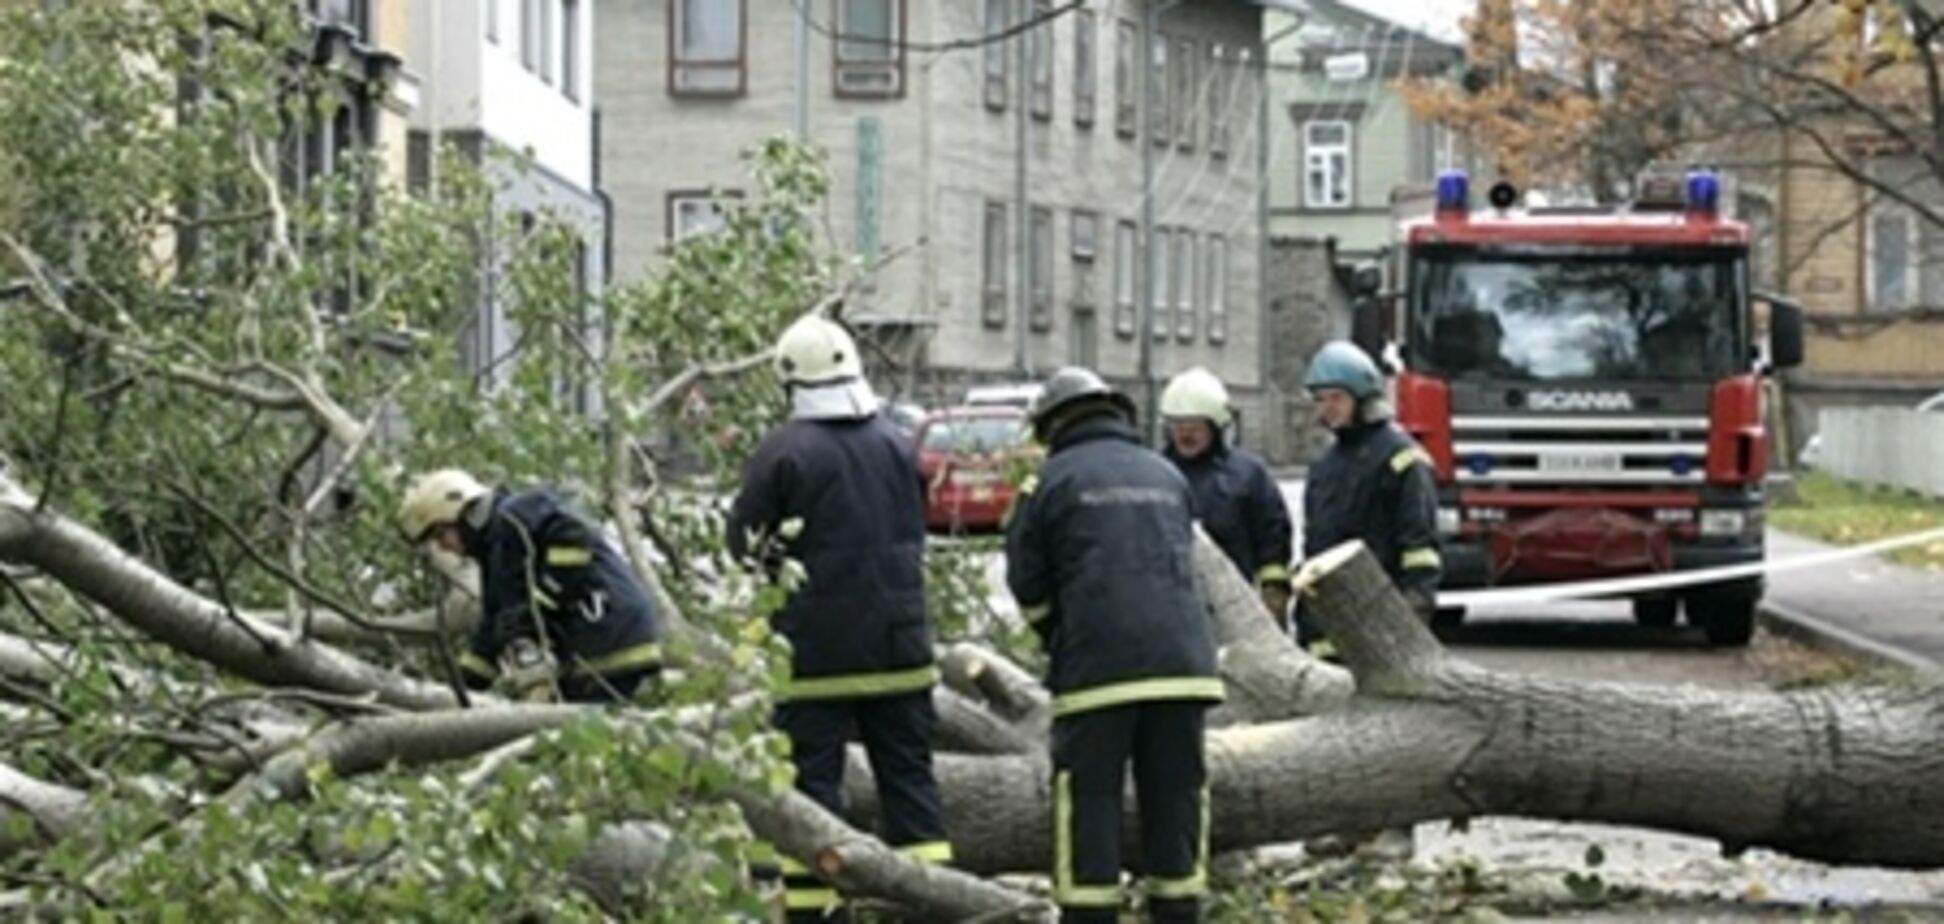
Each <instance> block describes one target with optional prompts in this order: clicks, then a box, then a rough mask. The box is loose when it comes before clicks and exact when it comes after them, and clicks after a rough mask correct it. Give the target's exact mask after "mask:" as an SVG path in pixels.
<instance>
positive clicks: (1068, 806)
mask: <svg viewBox="0 0 1944 924" xmlns="http://www.w3.org/2000/svg"><path fill="white" fill-rule="evenodd" d="M1053 900H1054V901H1055V902H1058V903H1059V904H1062V905H1065V906H1067V907H1069V908H1119V907H1120V887H1119V886H1118V885H1087V886H1083V885H1079V884H1077V883H1075V882H1074V881H1073V774H1071V773H1069V772H1067V771H1065V770H1061V771H1060V772H1059V773H1056V774H1054V775H1053Z"/></svg>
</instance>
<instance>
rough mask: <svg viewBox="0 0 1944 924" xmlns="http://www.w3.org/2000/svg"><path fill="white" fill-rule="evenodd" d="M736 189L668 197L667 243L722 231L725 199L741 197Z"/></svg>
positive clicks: (688, 191) (676, 193)
mask: <svg viewBox="0 0 1944 924" xmlns="http://www.w3.org/2000/svg"><path fill="white" fill-rule="evenodd" d="M741 196H742V194H741V193H739V192H737V191H735V190H726V191H720V192H710V191H707V190H687V191H682V192H672V193H669V194H668V240H669V243H671V244H679V243H681V242H682V241H684V240H687V239H689V238H691V237H694V236H695V235H698V234H714V233H715V232H717V231H720V230H722V228H723V226H724V225H725V224H726V223H727V220H728V216H727V215H725V214H724V210H723V205H724V202H725V200H733V199H738V198H741Z"/></svg>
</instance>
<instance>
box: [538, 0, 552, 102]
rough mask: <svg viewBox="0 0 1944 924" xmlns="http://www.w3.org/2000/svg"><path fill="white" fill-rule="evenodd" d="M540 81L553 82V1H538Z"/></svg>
mask: <svg viewBox="0 0 1944 924" xmlns="http://www.w3.org/2000/svg"><path fill="white" fill-rule="evenodd" d="M537 44H538V45H539V46H540V81H541V82H542V83H546V84H552V83H553V82H554V0H540V37H539V39H538V41H537Z"/></svg>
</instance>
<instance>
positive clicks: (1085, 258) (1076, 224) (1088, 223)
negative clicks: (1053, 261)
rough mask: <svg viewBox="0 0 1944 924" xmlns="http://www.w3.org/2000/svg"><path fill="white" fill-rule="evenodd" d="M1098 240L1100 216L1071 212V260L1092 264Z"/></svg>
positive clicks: (1083, 212) (1076, 210) (1084, 212)
mask: <svg viewBox="0 0 1944 924" xmlns="http://www.w3.org/2000/svg"><path fill="white" fill-rule="evenodd" d="M1099 239H1100V216H1099V215H1095V214H1094V213H1092V212H1087V211H1081V210H1079V209H1075V210H1074V212H1073V259H1074V260H1076V261H1079V262H1081V263H1092V262H1093V261H1094V255H1095V254H1096V253H1097V252H1098V248H1099Z"/></svg>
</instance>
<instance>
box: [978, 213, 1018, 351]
mask: <svg viewBox="0 0 1944 924" xmlns="http://www.w3.org/2000/svg"><path fill="white" fill-rule="evenodd" d="M1010 213H1011V209H1009V208H1007V206H1006V203H1004V202H1001V201H999V200H997V199H989V200H986V202H985V205H984V209H983V211H982V212H981V221H982V224H981V225H980V237H979V241H980V248H979V263H980V267H979V318H980V320H981V321H982V322H983V323H984V324H985V326H987V327H991V328H1002V327H1005V326H1006V313H1007V312H1006V303H1007V298H1006V296H1007V295H1008V294H1009V290H1010V288H1011V287H1010V286H1009V285H1008V282H1009V279H1008V272H1007V270H1008V267H1010V266H1011V265H1012V259H1011V258H1012V254H1011V253H1010V252H1009V251H1008V250H1007V240H1008V239H1009V238H1010V237H1011V235H1010V234H1008V230H1009V226H1008V224H1007V221H1008V217H1009V215H1010Z"/></svg>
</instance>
